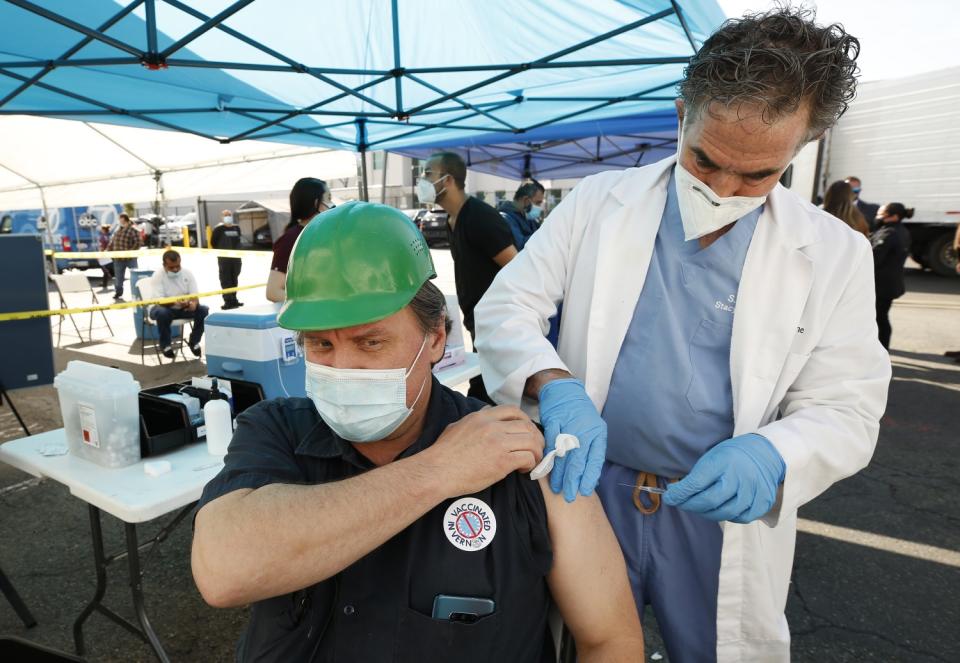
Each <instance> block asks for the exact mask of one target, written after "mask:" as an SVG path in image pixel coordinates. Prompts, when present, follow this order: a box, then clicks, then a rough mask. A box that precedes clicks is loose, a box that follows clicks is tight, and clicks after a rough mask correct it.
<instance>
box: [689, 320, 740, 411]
mask: <svg viewBox="0 0 960 663" xmlns="http://www.w3.org/2000/svg"><path fill="white" fill-rule="evenodd" d="M732 333H733V328H732V327H731V326H729V325H725V324H722V323H719V322H716V321H714V320H706V319H705V320H701V321H700V325H699V326H698V327H697V330H696V332H694V334H693V337H692V338H691V339H690V348H689V352H690V382H689V383H688V385H687V394H686V396H687V404H688V405H689V406H690V409H691V410H693V411H694V412H696V413H697V414H705V415H713V416H718V417H728V418H729V417H732V416H733V394H732V393H731V390H730V337H731V335H732Z"/></svg>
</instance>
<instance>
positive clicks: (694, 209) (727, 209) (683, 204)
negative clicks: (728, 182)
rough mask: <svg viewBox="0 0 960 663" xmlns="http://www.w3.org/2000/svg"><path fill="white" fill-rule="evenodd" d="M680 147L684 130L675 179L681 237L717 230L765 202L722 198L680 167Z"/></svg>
mask: <svg viewBox="0 0 960 663" xmlns="http://www.w3.org/2000/svg"><path fill="white" fill-rule="evenodd" d="M682 146H683V130H682V129H681V131H680V138H679V140H678V144H677V167H676V170H675V171H674V180H675V182H676V187H677V205H678V206H679V207H680V220H681V221H683V238H684V240H686V241H688V242H689V241H690V240H692V239H698V238H700V237H703V236H704V235H709V234H710V233H712V232H714V231H717V230H720V229H721V228H723V227H724V226H728V225H730V224H731V223H733V222H734V221H736V220H737V219H739V218H741V217H743V216H744V215H746V214H748V213H750V212H752V211H753V210H755V209H757V208H758V207H760V206H761V205H763V203H764V202H765V201H766V200H767V197H766V196H729V197H727V198H721V197H720V196H718V195H717V194H715V193H714V192H713V190H712V189H711V188H710V187H709V186H707V185H706V184H704V183H703V182H701V181H700V180H699V179H697V178H696V177H694V175H693V174H692V173H691V172H690V171H689V170H687V169H686V168H684V167H683V164H681V163H680V155H681V154H682V152H681V150H682Z"/></svg>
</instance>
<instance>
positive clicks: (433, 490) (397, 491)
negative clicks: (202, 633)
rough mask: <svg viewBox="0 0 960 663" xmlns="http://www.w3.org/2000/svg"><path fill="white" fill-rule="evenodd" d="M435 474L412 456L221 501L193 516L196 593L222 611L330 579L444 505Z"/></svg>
mask: <svg viewBox="0 0 960 663" xmlns="http://www.w3.org/2000/svg"><path fill="white" fill-rule="evenodd" d="M438 474H439V473H437V472H435V471H432V470H431V468H430V465H429V462H428V461H427V460H426V459H425V457H423V456H421V455H420V454H418V455H417V456H415V457H412V458H407V459H403V460H399V461H395V462H393V463H390V464H388V465H385V466H383V467H379V468H377V469H374V470H370V471H369V472H366V473H364V474H361V475H359V476H356V477H352V478H350V479H344V480H343V481H337V482H334V483H328V484H321V485H314V486H299V485H289V484H272V485H269V486H264V487H263V488H259V489H257V490H250V491H235V492H233V493H228V494H226V495H224V496H223V497H221V498H218V499H217V500H214V501H213V502H210V503H209V504H207V505H206V506H204V507H203V508H202V509H201V510H200V512H199V513H198V514H197V519H196V523H195V534H194V544H193V572H194V578H195V580H196V581H197V586H198V587H199V588H200V591H201V592H202V593H203V596H204V598H205V599H206V600H207V602H209V603H210V604H212V605H215V606H218V607H227V606H236V605H244V604H246V603H250V602H253V601H258V600H261V599H265V598H269V597H271V596H278V595H280V594H286V593H288V592H292V591H296V590H297V589H301V588H303V587H308V586H310V585H312V584H315V583H317V582H320V581H322V580H325V579H327V578H330V577H332V576H333V575H335V574H336V573H338V572H339V571H341V570H343V569H344V568H346V567H347V566H349V565H350V564H352V563H353V562H355V561H356V560H358V559H360V558H361V557H363V556H364V555H366V554H367V553H369V552H370V551H371V550H373V549H375V548H377V547H378V546H380V545H381V544H383V543H384V542H386V541H387V540H389V539H390V538H391V537H393V536H394V535H396V534H397V533H398V532H400V531H401V530H403V529H404V528H406V527H407V526H408V525H410V524H411V523H413V522H414V521H415V520H417V519H418V518H420V517H421V516H422V515H423V514H424V513H426V512H427V511H429V510H430V509H431V508H433V507H434V506H436V505H437V504H438V503H440V501H442V500H443V499H444V498H445V497H447V495H446V494H445V488H444V487H443V486H442V485H441V483H440V481H439V480H438Z"/></svg>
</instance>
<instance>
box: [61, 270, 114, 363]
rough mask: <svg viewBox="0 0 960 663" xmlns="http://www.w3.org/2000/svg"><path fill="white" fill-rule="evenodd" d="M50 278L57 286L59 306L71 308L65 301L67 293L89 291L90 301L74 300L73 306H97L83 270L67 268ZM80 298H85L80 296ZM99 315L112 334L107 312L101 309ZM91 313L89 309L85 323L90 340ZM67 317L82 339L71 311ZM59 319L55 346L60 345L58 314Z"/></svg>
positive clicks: (98, 301)
mask: <svg viewBox="0 0 960 663" xmlns="http://www.w3.org/2000/svg"><path fill="white" fill-rule="evenodd" d="M50 278H51V279H53V283H54V285H55V286H56V288H57V294H58V295H59V296H60V307H61V308H72V307H71V303H70V302H68V301H67V295H72V294H81V293H89V294H90V301H89V302H86V301H74V302H72V303H73V304H74V306H73V308H75V307H80V306H99V305H100V300H99V299H98V298H97V293H96V291H95V290H94V289H93V286H91V285H90V280H89V279H88V278H87V275H86V273H85V272H82V271H77V270H69V271H66V272H63V273H62V274H51V275H50ZM80 299H85V298H83V297H81V298H80ZM99 313H100V315H101V316H102V317H103V321H104V323H106V325H107V329H108V330H109V331H110V335H111V336H113V329H112V328H111V327H110V321H109V320H107V314H106V313H104V312H103V311H99ZM93 314H94V311H90V323H89V324H88V325H87V335H88V336H89V337H90V340H91V341H92V340H93ZM66 315H67V317H69V318H70V322H71V323H73V328H74V329H75V330H76V331H77V336H79V337H80V340H81V341H83V334H81V333H80V328H79V327H78V326H77V321H76V320H74V319H73V314H72V313H67V314H66ZM59 318H60V321H59V324H58V325H57V346H58V347H59V345H60V332H61V330H62V328H63V318H64V316H63V315H61V316H59Z"/></svg>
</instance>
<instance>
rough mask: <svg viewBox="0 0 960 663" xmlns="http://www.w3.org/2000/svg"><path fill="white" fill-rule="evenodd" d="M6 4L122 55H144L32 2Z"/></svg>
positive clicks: (127, 45) (138, 50)
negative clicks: (122, 53) (115, 50)
mask: <svg viewBox="0 0 960 663" xmlns="http://www.w3.org/2000/svg"><path fill="white" fill-rule="evenodd" d="M7 2H9V3H10V4H11V5H14V6H16V7H19V8H20V9H25V10H26V11H28V12H31V13H33V14H36V15H38V16H41V17H43V18H45V19H47V20H48V21H53V22H54V23H57V24H59V25H62V26H63V27H65V28H69V29H71V30H74V31H75V32H79V33H80V34H82V35H86V36H88V37H90V38H91V39H96V40H97V41H101V42H103V43H104V44H107V45H108V46H113V47H114V48H116V49H117V50H120V51H123V52H124V53H129V54H130V55H135V56H137V57H143V55H144V53H143V52H142V51H141V50H140V49H138V48H134V47H133V46H130V45H129V44H125V43H123V42H122V41H118V40H116V39H114V38H113V37H108V36H107V35H105V34H104V33H102V32H100V31H98V30H94V29H92V28H88V27H87V26H85V25H83V24H81V23H77V22H76V21H71V20H70V19H69V18H67V17H66V16H63V15H62V14H58V13H56V12H54V11H50V10H49V9H44V8H43V7H40V6H39V5H35V4H34V3H32V2H27V0H7ZM137 4H139V3H137Z"/></svg>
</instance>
